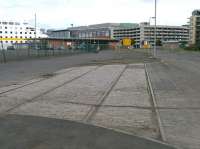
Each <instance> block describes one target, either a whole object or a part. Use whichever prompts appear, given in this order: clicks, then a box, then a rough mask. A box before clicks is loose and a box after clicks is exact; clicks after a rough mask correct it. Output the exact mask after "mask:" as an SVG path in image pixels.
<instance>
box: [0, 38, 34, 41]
mask: <svg viewBox="0 0 200 149" xmlns="http://www.w3.org/2000/svg"><path fill="white" fill-rule="evenodd" d="M10 40H11V41H12V40H13V41H22V40H31V39H30V38H0V41H10Z"/></svg>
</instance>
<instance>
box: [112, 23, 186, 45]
mask: <svg viewBox="0 0 200 149" xmlns="http://www.w3.org/2000/svg"><path fill="white" fill-rule="evenodd" d="M154 31H155V28H154V26H153V25H150V24H149V23H141V24H140V25H139V26H137V27H135V28H117V29H113V37H114V38H116V39H119V40H121V39H123V38H132V39H135V41H136V47H142V46H143V43H144V42H148V43H149V44H150V45H151V46H154V35H155V33H154ZM156 36H157V39H159V40H161V41H163V42H164V41H188V40H189V29H188V27H185V26H164V25H162V26H161V25H158V26H157V29H156Z"/></svg>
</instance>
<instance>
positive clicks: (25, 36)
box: [0, 21, 47, 49]
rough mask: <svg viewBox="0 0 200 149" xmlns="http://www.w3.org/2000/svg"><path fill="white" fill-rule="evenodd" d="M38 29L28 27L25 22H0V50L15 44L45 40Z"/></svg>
mask: <svg viewBox="0 0 200 149" xmlns="http://www.w3.org/2000/svg"><path fill="white" fill-rule="evenodd" d="M45 37H47V35H45V34H43V33H41V31H40V29H39V28H37V29H36V31H35V28H34V27H32V26H30V25H29V24H28V23H26V22H22V23H21V22H13V21H0V43H1V45H0V49H7V47H8V46H12V45H13V44H16V43H27V42H28V41H29V40H31V39H34V38H45Z"/></svg>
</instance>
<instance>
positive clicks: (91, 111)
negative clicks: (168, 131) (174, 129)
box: [0, 63, 173, 149]
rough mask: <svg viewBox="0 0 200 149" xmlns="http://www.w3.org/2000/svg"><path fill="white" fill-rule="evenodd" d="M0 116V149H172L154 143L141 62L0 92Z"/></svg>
mask: <svg viewBox="0 0 200 149" xmlns="http://www.w3.org/2000/svg"><path fill="white" fill-rule="evenodd" d="M0 116H1V118H0V121H1V122H2V123H0V125H1V127H0V134H1V135H0V142H3V143H2V144H1V143H0V148H6V149H7V148H12V147H13V146H16V147H18V148H20V149H23V148H34V149H38V148H44V149H45V148H53V149H57V148H59V146H56V144H59V145H60V148H70V147H71V148H133V147H135V148H141V149H143V148H144V149H146V148H148V149H149V148H152V149H156V148H159V149H162V148H163V149H165V148H166V149H167V148H173V147H171V146H169V145H166V144H164V143H161V142H159V141H155V140H160V134H159V128H158V127H159V126H158V124H157V117H156V115H155V111H154V109H153V106H152V101H151V99H150V97H149V94H148V91H147V82H146V76H145V69H144V64H143V63H137V64H112V65H91V66H80V67H71V68H67V69H62V70H59V71H57V72H54V73H53V74H52V75H47V76H46V77H44V78H38V79H33V80H29V81H25V82H23V83H22V84H18V85H11V86H4V87H1V88H0ZM60 120H63V121H60ZM51 121H54V122H53V124H50V122H51ZM70 121H73V122H70ZM75 122H78V123H79V124H77V123H75ZM46 124H48V125H46ZM54 124H56V126H54ZM64 124H66V125H64ZM60 126H62V127H60ZM67 126H69V127H67ZM96 126H98V127H96ZM103 128H107V129H110V130H105V129H103ZM50 130H51V131H50ZM86 130H87V131H86ZM111 130H112V131H111ZM36 132H40V133H38V134H36ZM42 132H44V133H42ZM60 132H66V133H60ZM88 133H89V134H88ZM38 135H39V137H37V136H38ZM49 135H50V136H49ZM16 136H18V137H16ZM86 136H87V137H86ZM104 136H105V137H104ZM136 136H140V137H143V138H139V137H136ZM47 137H48V138H47ZM64 138H67V139H69V140H73V141H72V142H71V141H66V142H64V140H65V139H64ZM83 138H84V139H83ZM115 138H116V139H115ZM144 138H146V139H144ZM147 138H151V139H152V140H149V139H147ZM52 140H53V141H52ZM117 140H120V141H119V142H117V143H114V142H113V141H117ZM77 141H78V142H81V143H80V144H77ZM104 141H105V143H104ZM124 141H125V142H124ZM160 141H161V140H160ZM20 142H22V143H20ZM53 142H57V143H56V144H54V145H53V146H52V145H51V144H53ZM74 143H75V144H74ZM119 144H120V145H119ZM79 145H80V146H79ZM105 146H106V147H105Z"/></svg>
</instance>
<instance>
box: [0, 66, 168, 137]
mask: <svg viewBox="0 0 200 149" xmlns="http://www.w3.org/2000/svg"><path fill="white" fill-rule="evenodd" d="M100 67H101V66H98V67H95V68H93V69H91V70H89V71H87V72H85V73H83V74H81V75H78V76H76V77H74V78H73V79H71V80H68V81H66V82H63V83H62V84H60V85H58V86H55V87H53V88H50V89H49V90H47V91H45V92H43V93H41V94H39V95H37V96H35V97H33V98H31V99H30V100H27V101H25V102H22V103H19V104H16V105H14V106H13V107H12V108H9V109H8V110H6V111H4V112H3V113H1V114H0V116H1V117H3V116H6V115H7V114H8V113H9V112H10V111H12V110H14V109H16V108H18V107H20V106H22V105H25V104H26V103H29V102H33V101H36V100H37V99H39V98H40V97H42V96H43V95H46V94H48V93H50V92H52V91H54V90H56V89H58V88H61V87H63V86H64V85H66V84H69V83H71V82H73V81H75V80H77V79H79V78H81V77H83V76H85V75H87V74H89V73H90V72H92V71H95V70H97V69H98V68H100ZM127 68H128V64H126V66H125V67H124V68H123V70H122V71H121V72H120V73H119V74H118V76H117V77H116V78H115V79H114V80H113V81H112V82H111V83H110V85H109V86H108V87H107V88H106V90H105V91H104V92H103V94H102V96H101V97H100V98H99V99H98V101H97V103H96V104H88V103H81V102H72V101H66V103H70V104H75V105H87V106H91V108H90V109H89V111H88V112H87V113H86V114H85V116H84V117H83V119H82V120H81V122H84V123H90V122H91V120H92V119H93V117H94V116H95V115H96V114H97V112H98V110H99V108H101V107H122V108H126V107H129V108H134V109H148V110H149V109H150V110H152V111H154V117H155V121H156V123H157V129H158V132H159V138H158V139H159V140H161V141H166V138H165V135H164V131H163V127H162V123H161V119H160V115H159V111H158V109H159V107H158V106H157V104H156V99H155V95H154V91H153V88H152V85H151V80H150V77H149V74H148V70H147V67H146V64H145V67H144V68H145V75H146V80H147V86H148V91H149V95H150V100H151V102H152V103H151V107H149V106H123V105H120V106H114V105H103V103H104V101H105V100H106V98H107V97H108V96H109V94H110V93H111V92H112V90H113V88H114V87H115V86H116V84H117V83H118V81H119V80H120V78H121V76H122V75H123V74H124V72H125V71H126V69H127ZM72 70H73V69H70V70H69V71H66V72H65V73H67V72H70V71H72ZM47 79H50V78H44V79H41V80H37V81H35V82H31V83H28V84H24V85H21V86H18V87H16V88H12V89H9V90H6V91H4V92H0V95H3V94H5V93H9V92H11V91H15V90H17V89H20V88H23V87H27V86H30V85H33V84H36V83H39V82H42V81H44V80H47Z"/></svg>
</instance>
